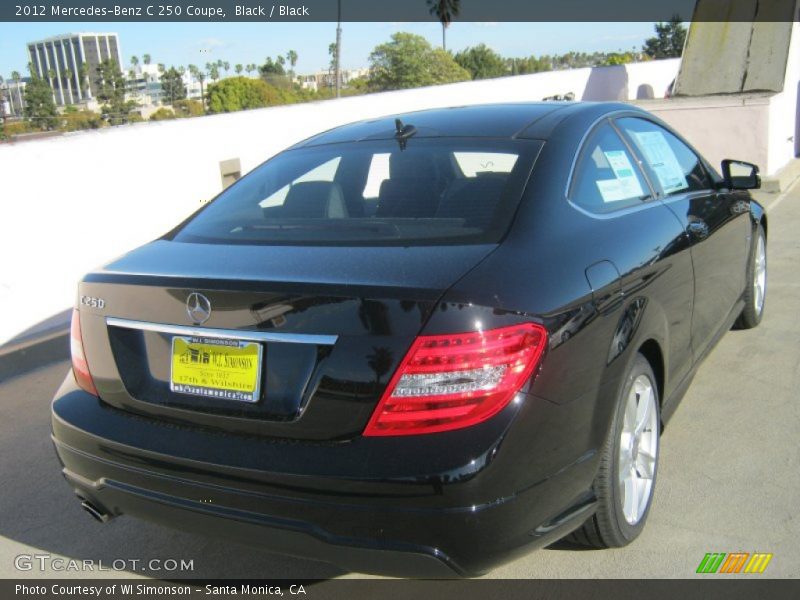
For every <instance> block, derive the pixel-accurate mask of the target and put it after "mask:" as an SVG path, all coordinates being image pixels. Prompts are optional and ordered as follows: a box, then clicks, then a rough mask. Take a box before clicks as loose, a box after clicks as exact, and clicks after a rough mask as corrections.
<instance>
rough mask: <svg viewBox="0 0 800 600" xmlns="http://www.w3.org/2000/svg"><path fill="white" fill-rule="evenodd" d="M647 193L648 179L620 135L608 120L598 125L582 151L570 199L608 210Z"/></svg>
mask: <svg viewBox="0 0 800 600" xmlns="http://www.w3.org/2000/svg"><path fill="white" fill-rule="evenodd" d="M649 197H650V193H649V191H648V187H647V183H646V182H645V180H644V177H643V176H642V174H641V173H640V171H639V168H638V166H637V165H636V161H635V160H634V158H633V157H632V156H631V154H630V152H629V151H628V148H627V147H626V146H625V144H624V142H623V141H622V139H621V138H620V137H619V135H618V134H617V133H616V131H614V129H613V128H612V127H611V126H610V125H609V124H608V123H604V124H602V125H600V126H599V127H598V128H597V129H595V131H594V133H593V134H592V135H591V137H590V138H589V140H588V141H587V142H586V144H585V145H584V148H583V151H582V152H581V155H580V159H579V160H578V165H577V167H576V170H575V178H574V181H573V185H572V191H571V193H570V198H571V200H572V201H573V202H574V203H575V204H577V205H578V206H580V207H582V208H585V209H586V210H589V211H592V212H596V213H608V212H612V211H615V210H619V209H623V208H628V207H631V206H636V205H639V204H641V203H642V201H644V200H647V199H648V198H649Z"/></svg>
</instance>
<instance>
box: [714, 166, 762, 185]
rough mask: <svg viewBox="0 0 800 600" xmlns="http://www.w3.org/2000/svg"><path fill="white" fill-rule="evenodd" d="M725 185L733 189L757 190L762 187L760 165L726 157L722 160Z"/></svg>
mask: <svg viewBox="0 0 800 600" xmlns="http://www.w3.org/2000/svg"><path fill="white" fill-rule="evenodd" d="M722 177H723V178H724V180H725V186H726V187H728V188H730V189H732V190H757V189H758V188H760V187H761V175H759V171H758V167H757V166H756V165H754V164H752V163H748V162H744V161H741V160H731V159H729V158H726V159H725V160H723V161H722Z"/></svg>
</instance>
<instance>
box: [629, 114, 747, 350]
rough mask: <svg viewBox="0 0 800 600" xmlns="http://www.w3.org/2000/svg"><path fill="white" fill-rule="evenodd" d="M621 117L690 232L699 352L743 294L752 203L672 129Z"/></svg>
mask: <svg viewBox="0 0 800 600" xmlns="http://www.w3.org/2000/svg"><path fill="white" fill-rule="evenodd" d="M616 122H617V126H618V127H619V128H620V129H621V130H622V131H623V132H624V133H625V134H626V135H627V136H628V138H629V140H630V142H631V144H632V145H633V147H634V148H635V149H636V150H637V151H638V152H639V155H640V157H641V158H642V160H643V162H644V164H645V166H646V167H647V168H648V169H649V171H650V173H651V174H652V179H653V183H654V184H655V185H656V187H658V188H660V190H659V196H660V198H661V199H662V201H663V202H664V203H665V204H666V205H667V206H668V207H669V208H670V209H671V210H672V211H673V212H674V213H675V215H676V216H677V217H678V219H679V220H680V221H681V224H682V225H683V227H684V228H685V229H686V232H687V234H688V238H689V241H690V243H691V254H692V264H693V265H694V276H695V287H694V290H695V293H694V309H693V312H692V348H693V350H694V352H695V355H696V356H699V355H700V354H701V353H702V352H703V351H704V350H706V348H707V347H708V345H709V343H711V341H712V340H713V339H714V337H715V335H716V334H717V333H718V332H719V330H720V328H721V327H723V326H724V325H725V322H726V319H727V318H728V316H729V314H730V312H731V309H732V308H733V307H734V305H735V304H736V302H737V301H738V300H739V298H740V297H741V295H742V290H743V289H744V279H745V275H746V262H747V254H748V252H747V251H748V247H749V246H748V244H749V237H750V226H749V222H748V213H749V206H748V207H745V208H746V210H743V208H742V206H743V204H742V199H741V198H740V197H738V196H737V195H735V194H731V193H728V192H727V191H724V190H723V191H720V190H718V189H716V186H715V184H714V179H713V178H712V176H711V174H710V173H709V170H708V168H707V167H706V165H705V163H704V161H703V160H702V159H701V158H700V157H699V155H698V154H697V153H696V152H695V151H694V150H692V149H691V148H690V147H689V146H688V145H687V144H686V143H685V142H684V141H682V140H681V139H680V138H678V136H677V135H675V134H674V133H672V132H671V131H669V130H668V129H666V128H664V127H662V126H660V125H659V124H657V123H655V122H653V121H649V120H647V119H642V118H636V117H625V118H620V119H617V121H616Z"/></svg>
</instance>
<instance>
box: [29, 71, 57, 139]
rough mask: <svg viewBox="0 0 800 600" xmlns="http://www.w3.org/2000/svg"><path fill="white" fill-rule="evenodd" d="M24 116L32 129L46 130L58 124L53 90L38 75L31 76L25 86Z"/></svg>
mask: <svg viewBox="0 0 800 600" xmlns="http://www.w3.org/2000/svg"><path fill="white" fill-rule="evenodd" d="M25 118H26V119H28V120H29V121H30V122H31V125H32V127H33V128H34V129H41V130H47V129H53V128H55V126H56V125H58V112H57V111H56V103H55V101H54V100H53V91H52V89H51V88H50V85H49V84H48V83H47V82H46V81H45V80H44V79H41V78H40V77H32V78H31V80H30V81H29V82H28V85H26V86H25Z"/></svg>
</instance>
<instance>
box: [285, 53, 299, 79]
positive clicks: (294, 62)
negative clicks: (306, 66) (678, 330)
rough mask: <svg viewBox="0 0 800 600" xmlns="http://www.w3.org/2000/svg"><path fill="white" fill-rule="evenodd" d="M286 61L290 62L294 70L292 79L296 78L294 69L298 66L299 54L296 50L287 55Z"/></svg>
mask: <svg viewBox="0 0 800 600" xmlns="http://www.w3.org/2000/svg"><path fill="white" fill-rule="evenodd" d="M286 60H288V61H289V67H290V68H291V70H292V77H294V68H295V66H296V65H297V52H295V51H294V50H289V51H288V52H287V53H286Z"/></svg>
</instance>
